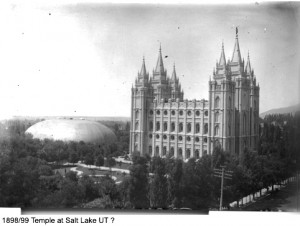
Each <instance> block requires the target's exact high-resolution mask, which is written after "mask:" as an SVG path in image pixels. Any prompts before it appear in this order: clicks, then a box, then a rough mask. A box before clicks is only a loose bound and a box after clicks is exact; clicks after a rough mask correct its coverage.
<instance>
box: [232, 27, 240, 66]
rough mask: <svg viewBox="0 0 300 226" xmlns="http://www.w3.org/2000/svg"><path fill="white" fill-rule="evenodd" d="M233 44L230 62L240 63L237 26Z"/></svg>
mask: <svg viewBox="0 0 300 226" xmlns="http://www.w3.org/2000/svg"><path fill="white" fill-rule="evenodd" d="M235 29H236V30H235V34H236V35H235V45H234V50H233V54H232V59H231V62H233V63H239V64H240V63H242V58H241V51H240V45H239V36H238V32H239V30H238V28H237V27H236V28H235Z"/></svg>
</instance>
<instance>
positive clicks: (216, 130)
mask: <svg viewBox="0 0 300 226" xmlns="http://www.w3.org/2000/svg"><path fill="white" fill-rule="evenodd" d="M218 135H219V126H215V136H218Z"/></svg>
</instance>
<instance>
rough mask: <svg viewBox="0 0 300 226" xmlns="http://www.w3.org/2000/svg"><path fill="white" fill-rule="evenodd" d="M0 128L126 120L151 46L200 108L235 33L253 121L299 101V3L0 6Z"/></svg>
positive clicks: (151, 58) (150, 64)
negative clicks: (60, 120) (250, 72)
mask: <svg viewBox="0 0 300 226" xmlns="http://www.w3.org/2000/svg"><path fill="white" fill-rule="evenodd" d="M0 4H1V6H0V28H1V29H0V104H1V110H0V118H1V117H2V118H5V117H10V116H46V115H48V116H63V115H68V116H127V117H129V116H130V104H131V87H132V84H133V83H134V81H135V78H136V76H137V73H138V71H139V70H140V68H141V65H142V58H143V56H144V57H145V62H146V69H147V71H149V73H150V75H152V70H153V68H154V67H155V65H156V61H157V57H158V50H159V45H160V44H161V46H162V53H163V56H167V57H164V65H165V68H166V69H167V71H168V75H169V76H171V73H172V67H173V64H174V63H175V65H176V72H177V75H178V76H179V79H180V82H181V84H182V88H183V89H184V92H185V98H186V99H198V100H199V99H202V98H205V99H207V98H208V81H209V78H210V77H211V76H212V73H213V68H214V67H215V64H216V60H218V59H219V57H220V53H221V46H222V41H223V42H224V48H225V55H226V59H227V58H231V54H232V51H233V47H234V41H235V27H236V26H237V27H238V29H239V43H240V48H241V54H242V57H244V58H245V61H246V60H247V53H248V51H249V54H250V60H251V65H252V67H253V69H254V73H255V75H256V78H257V82H258V83H259V86H260V112H264V111H267V110H270V109H273V108H279V107H286V106H290V105H295V104H296V103H297V102H298V97H299V74H300V67H299V62H300V61H299V50H300V46H299V41H298V40H300V39H299V33H300V32H299V30H300V28H299V23H300V19H299V18H300V13H299V6H300V3H260V4H250V3H249V4H230V5H220V4H214V5H184V4H180V5H176V4H174V5H172V4H167V5H159V4H100V3H97V2H89V3H86V2H84V1H82V2H80V1H76V2H75V1H73V2H70V1H62V2H54V3H52V2H51V3H50V1H48V2H47V3H45V2H42V3H41V2H33V3H32V4H26V5H25V4H24V3H22V2H21V1H18V2H10V3H0Z"/></svg>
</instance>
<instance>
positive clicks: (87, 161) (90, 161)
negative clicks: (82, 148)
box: [84, 154, 94, 166]
mask: <svg viewBox="0 0 300 226" xmlns="http://www.w3.org/2000/svg"><path fill="white" fill-rule="evenodd" d="M84 163H85V164H86V165H88V166H89V165H93V164H94V157H93V155H92V154H87V155H86V156H85V158H84Z"/></svg>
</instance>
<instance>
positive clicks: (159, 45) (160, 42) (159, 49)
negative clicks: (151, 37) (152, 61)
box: [159, 42, 161, 52]
mask: <svg viewBox="0 0 300 226" xmlns="http://www.w3.org/2000/svg"><path fill="white" fill-rule="evenodd" d="M159 52H161V42H160V43H159Z"/></svg>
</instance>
